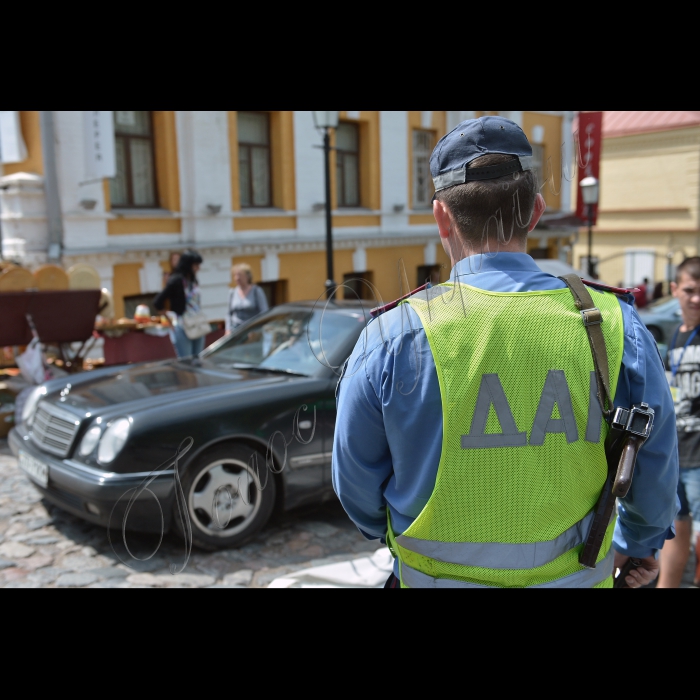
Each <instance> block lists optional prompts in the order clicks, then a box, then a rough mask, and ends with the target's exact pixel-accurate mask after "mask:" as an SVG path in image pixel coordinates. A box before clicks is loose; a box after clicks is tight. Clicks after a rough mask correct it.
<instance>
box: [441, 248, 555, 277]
mask: <svg viewBox="0 0 700 700" xmlns="http://www.w3.org/2000/svg"><path fill="white" fill-rule="evenodd" d="M504 270H508V271H509V272H534V273H536V274H542V270H540V268H539V267H537V263H536V262H535V261H534V260H533V259H532V257H530V256H529V255H528V254H527V253H478V254H477V255H470V256H468V257H466V258H464V259H463V260H460V261H459V262H458V263H457V264H456V265H455V266H454V267H453V268H452V272H451V273H450V282H454V281H455V279H456V277H457V276H460V277H466V276H471V275H474V274H478V273H482V272H503V271H504Z"/></svg>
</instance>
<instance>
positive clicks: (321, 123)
mask: <svg viewBox="0 0 700 700" xmlns="http://www.w3.org/2000/svg"><path fill="white" fill-rule="evenodd" d="M311 114H313V115H314V126H315V127H316V128H317V129H335V128H337V126H338V115H339V114H340V113H339V112H312V113H311Z"/></svg>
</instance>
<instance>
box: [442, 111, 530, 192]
mask: <svg viewBox="0 0 700 700" xmlns="http://www.w3.org/2000/svg"><path fill="white" fill-rule="evenodd" d="M489 153H502V154H505V155H512V156H516V158H515V160H512V161H507V162H505V163H499V164H498V165H487V166H484V167H482V168H467V165H469V163H471V162H472V161H473V160H474V159H475V158H479V157H480V156H485V155H487V154H489ZM530 168H532V146H531V145H530V142H529V141H528V140H527V136H525V132H524V131H523V130H522V129H521V128H520V127H519V126H518V125H517V124H516V123H515V122H512V121H511V120H510V119H506V118H505V117H479V118H478V119H467V120H466V121H463V122H462V123H461V124H458V125H457V126H456V127H455V128H454V129H452V131H450V132H449V133H448V134H445V136H443V137H442V138H441V139H440V140H439V141H438V142H437V145H436V146H435V148H434V150H433V154H432V155H431V156H430V174H431V175H432V177H433V184H434V185H435V192H436V194H437V193H438V192H439V191H440V190H444V189H447V188H448V187H454V186H455V185H461V184H463V183H465V182H470V181H473V180H491V179H493V178H495V177H502V176H503V175H510V174H511V173H515V172H522V171H523V170H529V169H530Z"/></svg>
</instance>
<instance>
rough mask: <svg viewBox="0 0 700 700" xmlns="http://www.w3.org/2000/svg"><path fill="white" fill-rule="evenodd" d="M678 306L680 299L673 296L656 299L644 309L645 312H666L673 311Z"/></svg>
mask: <svg viewBox="0 0 700 700" xmlns="http://www.w3.org/2000/svg"><path fill="white" fill-rule="evenodd" d="M677 306H678V299H676V298H675V297H671V296H666V297H661V298H660V299H655V300H654V301H652V302H651V303H650V304H647V305H646V306H645V307H643V308H644V310H645V311H654V312H657V313H658V312H664V311H672V310H673V309H674V308H676V307H677Z"/></svg>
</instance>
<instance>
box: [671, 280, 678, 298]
mask: <svg viewBox="0 0 700 700" xmlns="http://www.w3.org/2000/svg"><path fill="white" fill-rule="evenodd" d="M676 292H678V285H677V284H676V283H675V282H671V294H673V296H674V297H675V296H676Z"/></svg>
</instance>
